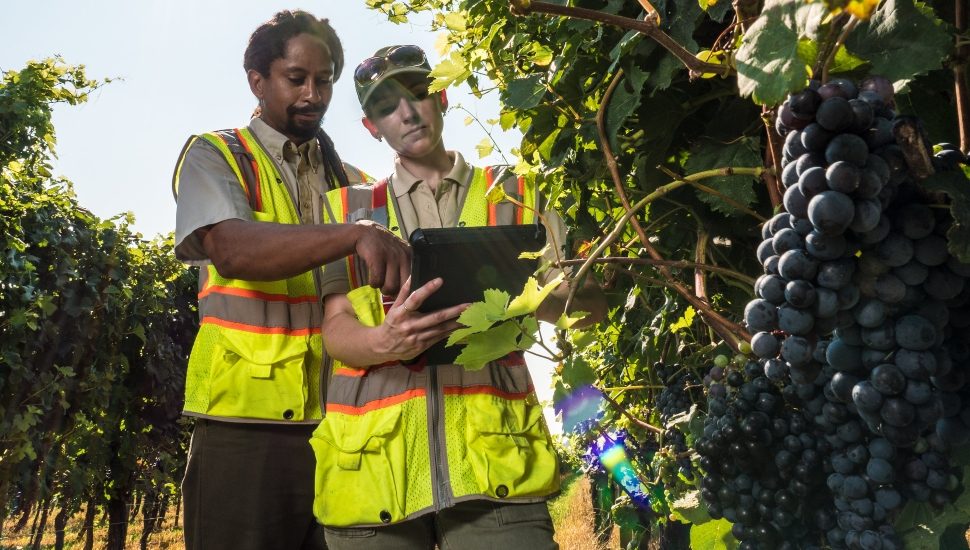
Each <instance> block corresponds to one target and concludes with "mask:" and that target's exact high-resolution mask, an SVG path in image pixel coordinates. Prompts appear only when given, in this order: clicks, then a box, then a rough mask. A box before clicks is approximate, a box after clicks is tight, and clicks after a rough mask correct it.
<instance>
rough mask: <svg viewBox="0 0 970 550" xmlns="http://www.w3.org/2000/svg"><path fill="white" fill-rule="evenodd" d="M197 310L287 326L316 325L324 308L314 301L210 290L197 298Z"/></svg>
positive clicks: (253, 322)
mask: <svg viewBox="0 0 970 550" xmlns="http://www.w3.org/2000/svg"><path fill="white" fill-rule="evenodd" d="M199 314H200V315H201V316H202V317H215V318H217V319H223V320H226V321H232V322H234V323H242V324H245V325H253V326H257V327H270V328H276V327H285V328H288V329H290V330H305V329H319V328H320V326H321V325H322V324H323V312H322V311H321V309H320V306H319V305H318V304H317V300H316V297H314V299H313V301H309V300H308V301H305V302H298V303H292V304H291V303H288V302H286V301H282V300H262V299H259V298H250V297H243V296H233V295H231V294H223V293H220V292H210V293H209V294H207V295H206V296H205V297H204V298H201V299H200V300H199Z"/></svg>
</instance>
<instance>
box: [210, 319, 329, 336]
mask: <svg viewBox="0 0 970 550" xmlns="http://www.w3.org/2000/svg"><path fill="white" fill-rule="evenodd" d="M201 323H202V324H205V323H209V324H212V325H217V326H220V327H223V328H231V329H235V330H241V331H243V332H254V333H256V334H285V335H287V336H309V335H312V334H320V327H310V328H299V329H290V328H287V327H261V326H258V325H247V324H246V323H237V322H235V321H227V320H226V319H220V318H218V317H211V316H208V317H203V318H202V321H201Z"/></svg>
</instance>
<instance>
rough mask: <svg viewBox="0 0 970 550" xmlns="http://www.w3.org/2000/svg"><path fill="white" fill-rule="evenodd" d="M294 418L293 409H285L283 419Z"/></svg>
mask: <svg viewBox="0 0 970 550" xmlns="http://www.w3.org/2000/svg"><path fill="white" fill-rule="evenodd" d="M292 418H293V409H286V410H285V411H283V419H284V420H291V419H292Z"/></svg>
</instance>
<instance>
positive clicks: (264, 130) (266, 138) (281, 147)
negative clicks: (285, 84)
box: [249, 117, 321, 170]
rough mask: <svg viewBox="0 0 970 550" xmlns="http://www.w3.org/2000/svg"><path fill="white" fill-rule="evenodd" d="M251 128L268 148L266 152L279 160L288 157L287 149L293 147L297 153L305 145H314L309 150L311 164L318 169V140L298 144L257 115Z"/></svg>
mask: <svg viewBox="0 0 970 550" xmlns="http://www.w3.org/2000/svg"><path fill="white" fill-rule="evenodd" d="M249 129H250V130H251V131H252V132H253V134H254V135H255V136H256V139H258V140H259V142H260V143H261V144H263V147H265V148H266V152H267V153H269V154H270V156H272V157H273V158H274V159H276V161H277V162H283V161H284V159H286V158H287V157H286V155H287V149H290V148H292V153H293V154H296V153H297V150H298V149H301V148H303V147H312V149H311V150H310V151H309V153H310V154H309V155H307V156H308V157H309V158H310V166H311V167H312V168H313V169H314V170H317V169H318V168H319V167H320V160H321V159H320V152H319V149H320V148H319V147H318V146H317V140H315V139H311V140H309V141H307V142H306V143H304V144H303V145H300V146H297V145H296V144H295V143H293V142H292V141H290V140H289V138H287V137H286V136H284V135H283V134H281V133H280V132H278V131H277V130H276V129H275V128H273V127H272V126H270V125H269V124H266V122H265V121H263V119H261V118H259V117H255V118H253V119H252V120H250V121H249Z"/></svg>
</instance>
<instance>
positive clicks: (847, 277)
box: [816, 258, 855, 290]
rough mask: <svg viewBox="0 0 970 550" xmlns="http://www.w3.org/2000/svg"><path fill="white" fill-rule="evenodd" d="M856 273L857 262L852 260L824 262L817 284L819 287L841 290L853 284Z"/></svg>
mask: <svg viewBox="0 0 970 550" xmlns="http://www.w3.org/2000/svg"><path fill="white" fill-rule="evenodd" d="M854 273H855V262H854V261H852V259H851V258H842V259H838V260H832V261H830V262H822V263H820V264H819V266H818V275H817V277H816V282H817V283H818V284H819V286H822V287H825V288H830V289H832V290H839V289H840V288H843V287H845V286H846V285H848V284H849V283H850V282H852V275H853V274H854Z"/></svg>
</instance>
